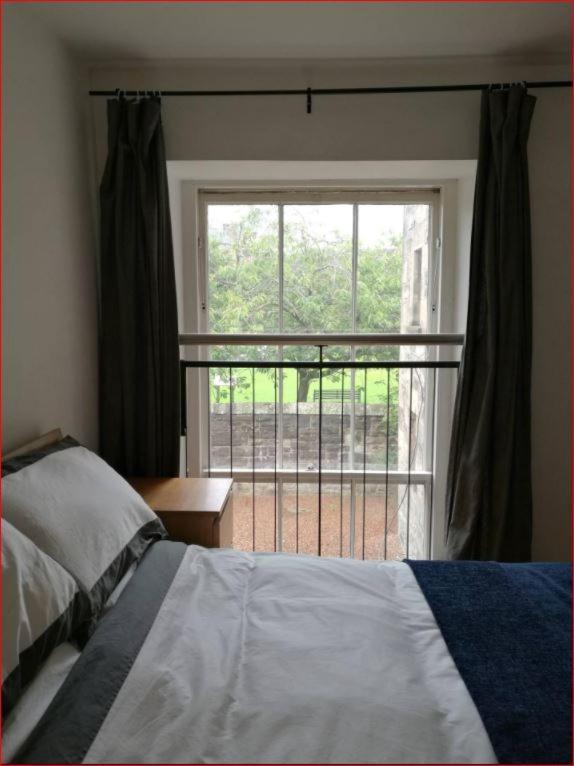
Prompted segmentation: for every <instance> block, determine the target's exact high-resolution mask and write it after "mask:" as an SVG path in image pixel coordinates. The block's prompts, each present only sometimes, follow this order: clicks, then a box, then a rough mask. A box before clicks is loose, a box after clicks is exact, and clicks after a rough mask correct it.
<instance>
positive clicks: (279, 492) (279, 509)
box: [277, 477, 283, 551]
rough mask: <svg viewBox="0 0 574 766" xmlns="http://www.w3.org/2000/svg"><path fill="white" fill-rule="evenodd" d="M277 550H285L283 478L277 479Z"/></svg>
mask: <svg viewBox="0 0 574 766" xmlns="http://www.w3.org/2000/svg"><path fill="white" fill-rule="evenodd" d="M277 550H278V551H282V550H283V479H282V478H281V477H279V478H278V479H277Z"/></svg>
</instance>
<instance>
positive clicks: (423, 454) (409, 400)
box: [398, 205, 432, 558]
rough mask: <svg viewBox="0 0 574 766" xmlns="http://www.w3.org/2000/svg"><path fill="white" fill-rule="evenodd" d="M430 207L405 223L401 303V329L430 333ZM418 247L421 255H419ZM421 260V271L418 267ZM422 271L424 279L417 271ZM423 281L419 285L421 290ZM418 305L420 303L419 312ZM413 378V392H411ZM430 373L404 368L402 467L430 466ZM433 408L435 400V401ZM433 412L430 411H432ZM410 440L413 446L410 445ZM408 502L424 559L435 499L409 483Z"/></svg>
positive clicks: (404, 506)
mask: <svg viewBox="0 0 574 766" xmlns="http://www.w3.org/2000/svg"><path fill="white" fill-rule="evenodd" d="M428 238H429V208H428V207H426V206H424V205H407V206H406V207H405V217H404V223H403V289H402V303H401V332H405V333H418V332H422V333H424V332H427V331H428V315H429V305H428V299H429V294H428V282H429V273H428V272H429V252H428ZM417 251H418V253H417ZM417 259H420V270H419V269H418V268H417V263H416V261H417ZM417 271H420V277H419V275H417V274H416V273H415V272H417ZM417 282H418V289H417ZM415 303H416V304H418V307H417V309H416V310H415V308H414V306H415ZM425 358H426V353H425V350H424V349H423V348H419V347H417V346H403V348H401V359H403V360H405V361H407V360H408V361H411V360H412V361H415V360H417V359H419V360H420V359H425ZM411 381H412V392H411ZM429 382H430V381H429V376H427V375H426V374H425V371H424V370H418V371H417V370H413V371H412V375H411V371H410V370H401V371H400V372H399V438H398V444H399V466H400V467H401V468H404V469H405V470H407V469H408V467H409V459H410V468H411V470H424V469H426V470H429V469H430V450H429V449H428V446H429V445H428V439H429V438H430V422H429V420H430V419H429V417H428V414H430V411H431V410H430V408H429V407H428V406H427V397H428V396H430V394H431V392H430V391H429V386H428V383H429ZM431 406H432V402H431ZM427 413H428V414H427ZM409 439H410V444H409ZM402 495H403V496H404V499H403V502H402V503H401V504H400V505H399V535H400V538H401V541H402V542H403V544H404V546H405V548H406V546H407V538H408V549H409V555H410V556H411V557H412V558H424V557H425V554H426V551H427V529H428V519H427V511H426V508H427V506H429V508H430V497H428V493H427V491H426V490H425V488H424V487H421V486H412V487H410V488H409V487H408V486H406V487H404V488H403V490H402Z"/></svg>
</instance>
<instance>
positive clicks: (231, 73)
mask: <svg viewBox="0 0 574 766" xmlns="http://www.w3.org/2000/svg"><path fill="white" fill-rule="evenodd" d="M569 76H570V72H569V68H568V65H567V63H566V64H564V63H562V62H558V61H557V60H552V59H545V60H543V61H542V60H540V59H539V60H537V61H536V62H530V61H527V60H517V59H506V60H500V59H499V60H487V59H456V60H453V59H450V60H449V59H444V60H436V59H435V60H427V61H416V60H413V61H410V62H409V63H405V62H397V61H395V62H393V61H390V62H387V63H384V64H365V63H357V62H356V63H349V64H341V63H337V62H324V63H317V62H309V63H305V62H303V63H297V64H293V63H288V64H286V63H281V62H272V61H271V62H257V63H255V62H222V63H221V64H219V65H214V64H209V63H195V64H193V65H191V64H180V65H177V66H174V65H172V64H170V65H157V64H156V65H154V66H149V65H144V64H137V63H135V64H133V65H131V66H126V65H121V66H120V65H114V64H113V63H110V64H109V65H107V66H105V67H98V68H93V69H92V71H91V85H92V87H97V88H116V87H119V88H138V87H139V88H142V89H143V88H148V89H150V88H151V89H153V88H158V89H160V88H185V89H201V88H205V89H208V88H218V87H220V88H264V87H272V88H279V87H282V86H284V87H295V88H296V87H307V86H312V87H318V86H320V85H324V86H332V87H334V86H342V85H345V84H348V85H378V84H408V83H425V82H426V83H439V82H477V81H478V82H500V81H514V80H547V79H567V78H569ZM535 95H536V96H537V97H538V103H537V107H536V111H535V114H534V119H533V123H532V130H531V138H530V144H529V158H530V171H531V202H532V234H533V272H534V274H533V276H534V290H533V292H534V359H533V375H532V385H533V391H532V428H533V449H532V456H533V481H534V502H535V509H534V517H535V518H534V555H535V557H536V558H538V559H565V558H568V557H569V555H570V542H569V535H570V478H569V466H570V446H569V421H570V416H569V412H570V384H569V360H570V321H569V305H570V295H569V284H570V282H569V252H570V223H569V221H570V218H569V210H570V190H569V168H570V145H569V131H570V118H569V110H570V104H569V99H570V92H569V91H568V90H547V91H542V90H538V91H536V92H535ZM479 103H480V95H479V94H478V93H439V94H437V93H433V94H424V95H421V94H417V95H404V94H401V95H398V94H397V95H385V96H352V97H351V96H341V97H329V98H321V97H316V98H315V99H314V102H313V114H312V115H307V114H306V112H305V100H304V98H303V97H289V98H287V97H281V98H253V99H245V98H244V99H234V98H203V99H192V98H182V99H177V98H165V99H164V127H165V134H166V143H167V153H168V159H170V160H200V159H208V160H226V159H228V160H436V159H438V160H446V159H449V160H452V159H475V158H476V155H477V136H478V120H479ZM92 109H93V116H94V124H95V134H96V142H97V145H96V153H97V162H98V168H99V170H98V172H101V169H102V167H103V159H104V157H105V108H104V100H103V99H101V100H97V99H93V104H92ZM458 199H459V204H460V203H461V202H462V203H464V201H465V200H466V203H467V206H470V205H471V204H472V184H468V188H461V189H459V195H458ZM468 209H470V208H468ZM466 231H468V227H467V228H466ZM460 246H461V249H462V251H463V252H461V254H460V255H461V262H460V263H461V268H460V269H458V271H457V273H456V275H455V279H456V282H457V284H458V286H459V291H460V295H462V296H463V300H462V302H461V303H460V304H459V305H458V306H457V307H455V311H456V316H457V318H458V319H457V326H455V327H453V328H452V329H453V330H464V321H465V303H466V291H467V284H468V262H467V261H466V260H465V259H466V258H467V255H468V234H467V233H465V232H463V233H462V235H461V237H460Z"/></svg>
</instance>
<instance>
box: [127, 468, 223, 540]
mask: <svg viewBox="0 0 574 766" xmlns="http://www.w3.org/2000/svg"><path fill="white" fill-rule="evenodd" d="M128 481H129V482H130V484H131V485H132V487H133V488H134V489H135V490H136V492H139V494H140V495H141V496H142V497H143V499H144V500H145V501H146V503H147V504H148V505H149V506H150V508H151V509H152V510H153V511H155V513H157V515H158V516H159V517H160V519H161V520H162V521H163V523H164V525H165V528H166V529H167V531H168V533H169V536H170V537H171V538H172V539H173V540H181V541H182V542H184V543H187V544H188V545H189V544H192V543H195V544H196V545H203V546H205V547H206V548H230V547H231V543H232V536H233V506H232V498H231V488H232V485H233V481H232V480H231V479H149V478H148V479H137V478H136V479H128Z"/></svg>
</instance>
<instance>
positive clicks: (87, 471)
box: [2, 437, 166, 617]
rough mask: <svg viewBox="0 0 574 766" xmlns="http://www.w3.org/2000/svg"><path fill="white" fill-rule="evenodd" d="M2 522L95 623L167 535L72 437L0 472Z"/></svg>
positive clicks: (120, 481) (113, 474) (130, 490)
mask: <svg viewBox="0 0 574 766" xmlns="http://www.w3.org/2000/svg"><path fill="white" fill-rule="evenodd" d="M2 474H3V503H4V518H6V519H7V520H8V521H9V522H10V523H11V524H13V525H14V526H15V527H16V528H17V529H19V530H20V532H22V533H23V534H25V535H26V536H27V537H29V538H30V540H32V541H33V542H34V543H35V544H36V545H37V546H38V548H40V549H41V550H42V551H44V553H46V554H48V556H51V557H52V558H53V559H54V560H55V561H57V562H58V563H59V564H61V565H62V566H63V567H64V569H66V570H67V571H68V572H69V573H70V574H71V575H72V576H73V577H74V579H75V580H76V582H77V583H78V584H79V586H80V588H81V589H82V590H83V591H84V592H86V593H87V594H88V595H89V596H90V599H91V603H92V608H93V614H94V616H95V617H97V616H98V614H99V612H100V610H101V609H102V607H103V606H104V604H105V602H106V601H107V599H108V597H109V595H110V594H111V592H112V591H113V590H114V588H115V587H116V585H117V584H118V582H119V581H120V580H121V578H122V577H123V576H124V574H125V573H126V571H127V570H128V568H129V567H130V565H131V564H132V563H133V561H136V560H137V559H139V558H140V556H141V555H142V554H143V553H144V551H145V550H146V549H147V547H148V546H149V544H150V543H151V542H153V541H154V540H158V539H161V538H162V537H165V536H166V531H165V528H164V526H163V524H162V523H161V521H160V520H159V518H158V517H157V516H156V514H155V513H154V512H153V511H152V510H151V508H150V507H149V506H148V505H147V504H146V503H145V502H144V500H143V499H142V498H141V497H140V495H138V493H137V492H136V491H135V490H134V489H133V488H132V487H131V486H130V485H129V484H128V483H127V481H125V480H124V479H123V478H122V477H121V476H120V475H119V474H118V473H116V471H114V470H113V468H111V467H110V466H109V465H108V464H107V463H106V462H104V461H103V460H102V459H101V458H99V457H98V456H97V455H96V454H94V453H93V452H90V450H88V449H86V448H85V447H82V446H80V445H79V444H78V443H77V442H76V441H75V440H74V439H72V438H71V437H66V438H65V439H63V440H62V441H60V442H57V443H56V444H54V445H50V447H47V448H45V449H42V450H39V451H38V452H36V453H31V454H29V455H25V456H23V457H22V458H14V459H12V460H9V461H6V462H5V463H4V464H3V465H2Z"/></svg>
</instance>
